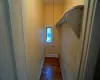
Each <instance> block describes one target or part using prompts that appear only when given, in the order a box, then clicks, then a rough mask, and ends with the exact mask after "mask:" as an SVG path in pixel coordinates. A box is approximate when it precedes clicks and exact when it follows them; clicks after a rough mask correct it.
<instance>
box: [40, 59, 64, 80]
mask: <svg viewBox="0 0 100 80" xmlns="http://www.w3.org/2000/svg"><path fill="white" fill-rule="evenodd" d="M40 80H62V75H61V69H60V63H59V59H58V58H48V57H46V58H45V61H44V65H43V68H42V73H41V78H40Z"/></svg>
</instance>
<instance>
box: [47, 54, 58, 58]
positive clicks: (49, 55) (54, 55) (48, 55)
mask: <svg viewBox="0 0 100 80" xmlns="http://www.w3.org/2000/svg"><path fill="white" fill-rule="evenodd" d="M45 57H56V58H57V57H59V54H56V53H51V54H50V53H49V54H45Z"/></svg>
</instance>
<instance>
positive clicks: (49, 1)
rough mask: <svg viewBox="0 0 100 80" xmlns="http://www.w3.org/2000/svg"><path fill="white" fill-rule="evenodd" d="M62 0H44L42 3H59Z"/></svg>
mask: <svg viewBox="0 0 100 80" xmlns="http://www.w3.org/2000/svg"><path fill="white" fill-rule="evenodd" d="M62 1H63V0H44V3H53V2H54V3H61V2H62Z"/></svg>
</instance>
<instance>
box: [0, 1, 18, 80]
mask: <svg viewBox="0 0 100 80" xmlns="http://www.w3.org/2000/svg"><path fill="white" fill-rule="evenodd" d="M5 1H7V0H5ZM6 3H7V2H4V0H0V80H16V79H15V69H14V66H15V65H14V64H13V63H14V62H13V61H14V58H13V55H12V52H13V49H11V43H10V37H9V36H10V34H9V31H8V28H9V24H8V23H7V19H8V18H7V16H6V12H5V11H6V10H5V8H7V7H8V6H7V5H6V6H4V4H6ZM8 21H9V19H8ZM9 22H10V21H9ZM11 50H12V51H11Z"/></svg>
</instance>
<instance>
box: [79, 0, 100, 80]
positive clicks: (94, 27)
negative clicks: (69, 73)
mask: <svg viewBox="0 0 100 80" xmlns="http://www.w3.org/2000/svg"><path fill="white" fill-rule="evenodd" d="M98 1H99V0H88V1H87V0H85V2H88V3H87V10H86V11H87V13H86V12H84V13H85V14H84V15H87V16H84V17H87V19H85V20H84V21H85V22H84V24H83V27H85V29H84V35H83V38H82V40H83V41H82V43H83V45H82V52H81V53H82V54H81V60H80V69H79V74H78V80H93V75H94V70H95V65H96V61H97V55H98V50H99V44H100V42H99V40H100V37H99V34H100V31H99V29H100V28H99V24H100V23H99V22H98V21H99V20H100V19H99V18H98V17H97V16H99V15H98V10H99V9H98V6H100V4H99V3H98ZM97 20H98V21H97Z"/></svg>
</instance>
